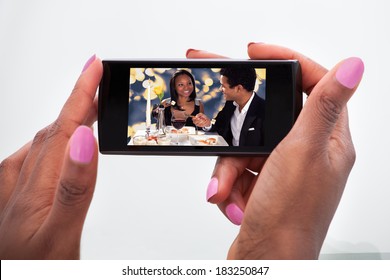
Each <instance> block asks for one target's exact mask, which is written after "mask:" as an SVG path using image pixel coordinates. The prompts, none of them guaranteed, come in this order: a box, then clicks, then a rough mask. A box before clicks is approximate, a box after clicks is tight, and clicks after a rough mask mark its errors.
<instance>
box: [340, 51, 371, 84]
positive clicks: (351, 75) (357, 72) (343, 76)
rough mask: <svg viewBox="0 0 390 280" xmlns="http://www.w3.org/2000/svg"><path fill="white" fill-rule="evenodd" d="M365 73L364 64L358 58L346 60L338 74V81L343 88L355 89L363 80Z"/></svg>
mask: <svg viewBox="0 0 390 280" xmlns="http://www.w3.org/2000/svg"><path fill="white" fill-rule="evenodd" d="M363 72H364V63H363V61H362V60H361V59H360V58H358V57H350V58H347V59H346V60H344V62H343V63H342V64H341V65H340V66H339V69H337V72H336V79H337V80H338V81H339V83H340V84H342V85H343V86H345V87H347V88H349V89H353V88H354V87H355V86H356V85H357V84H358V83H359V81H360V80H361V78H362V76H363Z"/></svg>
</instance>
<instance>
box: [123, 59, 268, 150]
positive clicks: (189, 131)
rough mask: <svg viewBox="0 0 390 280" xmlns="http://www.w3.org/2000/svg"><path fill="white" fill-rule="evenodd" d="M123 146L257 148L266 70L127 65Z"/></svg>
mask: <svg viewBox="0 0 390 280" xmlns="http://www.w3.org/2000/svg"><path fill="white" fill-rule="evenodd" d="M129 74H130V78H129V103H128V132H127V145H129V146H154V145H160V146H263V145H264V117H265V99H266V69H265V68H251V67H248V66H233V67H228V68H130V69H129Z"/></svg>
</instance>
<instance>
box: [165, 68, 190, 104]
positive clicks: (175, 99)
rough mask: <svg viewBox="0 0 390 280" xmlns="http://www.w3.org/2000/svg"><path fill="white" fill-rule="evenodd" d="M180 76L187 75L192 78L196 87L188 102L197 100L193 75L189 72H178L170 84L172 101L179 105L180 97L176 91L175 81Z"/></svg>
mask: <svg viewBox="0 0 390 280" xmlns="http://www.w3.org/2000/svg"><path fill="white" fill-rule="evenodd" d="M180 75H187V76H188V77H190V79H191V82H192V85H193V87H194V89H193V91H192V92H191V95H190V96H189V100H188V102H190V101H193V100H195V98H196V87H195V79H194V76H192V74H191V73H190V72H188V71H187V70H178V71H176V72H175V74H173V76H172V78H171V80H170V82H169V89H170V92H171V100H173V101H175V102H176V104H177V99H178V95H177V92H176V89H175V81H176V78H177V77H178V76H180Z"/></svg>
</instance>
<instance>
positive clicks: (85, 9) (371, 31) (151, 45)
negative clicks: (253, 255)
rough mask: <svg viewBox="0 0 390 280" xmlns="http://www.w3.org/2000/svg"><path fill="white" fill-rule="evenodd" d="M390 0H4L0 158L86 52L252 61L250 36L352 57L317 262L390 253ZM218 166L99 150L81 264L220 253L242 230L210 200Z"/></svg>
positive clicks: (319, 55) (331, 57)
mask: <svg viewBox="0 0 390 280" xmlns="http://www.w3.org/2000/svg"><path fill="white" fill-rule="evenodd" d="M388 3H389V2H388V1H386V0H382V1H380V0H371V1H366V0H364V1H362V0H351V1H349V0H348V1H341V0H335V1H329V0H328V1H309V0H307V1H303V0H295V1H288V0H286V1H277V0H273V1H245V0H241V1H227V0H223V1H222V0H217V1H215V0H214V1H210V0H196V1H179V0H177V1H173V0H168V1H161V0H148V1H119V0H110V1H96V0H94V1H92V0H91V1H82V0H77V1H76V0H67V1H49V0H47V1H44V0H36V1H20V0H0V94H1V101H0V116H1V117H0V129H1V138H0V144H1V145H0V159H3V158H5V157H7V156H8V155H9V154H11V153H12V152H14V151H16V150H17V149H18V148H19V147H20V146H22V145H23V144H24V143H26V142H27V141H28V140H30V139H31V138H33V136H34V135H35V133H36V132H37V131H38V130H39V129H41V128H42V127H44V126H46V125H48V124H49V123H50V122H51V121H53V120H54V119H55V118H56V116H57V114H58V112H59V111H60V109H61V107H62V105H63V103H64V102H65V100H66V99H67V97H68V95H69V93H70V91H71V89H72V87H73V85H74V82H75V81H76V79H77V77H78V75H79V73H80V72H81V69H82V67H83V65H84V63H85V61H86V60H87V59H88V58H89V57H90V56H91V55H92V54H94V53H96V54H97V55H98V56H99V57H101V58H184V56H185V52H186V50H187V49H188V48H195V49H206V50H209V51H212V52H216V53H221V54H224V55H227V56H230V57H233V58H246V57H247V55H246V46H247V44H248V42H266V43H275V44H280V45H284V46H288V47H290V48H293V49H296V50H298V51H300V52H302V53H304V54H306V55H307V56H309V57H311V58H313V59H314V60H316V61H318V62H320V63H321V64H323V65H324V66H325V67H328V68H330V67H332V66H333V65H335V64H336V63H337V62H338V61H340V60H341V59H343V58H346V57H349V56H359V57H361V58H362V59H363V60H364V62H365V66H366V71H365V75H364V78H363V81H362V83H361V85H360V87H359V89H358V91H357V92H356V94H355V96H354V97H353V98H352V100H351V101H350V103H349V112H350V123H351V130H352V134H353V139H354V143H355V146H356V150H357V161H356V164H355V167H354V169H353V171H352V173H351V176H350V178H349V181H348V184H347V187H346V191H345V193H344V196H343V199H342V201H341V203H340V206H339V208H338V210H337V213H336V216H335V218H334V220H333V223H332V225H331V228H330V230H329V233H328V237H327V239H326V241H325V244H324V246H323V250H322V254H323V255H322V257H323V258H390V257H389V254H388V253H389V252H390V223H389V216H390V203H389V199H390V188H389V185H390V183H389V180H390V178H389V164H388V158H390V153H389V143H390V141H389V140H390V139H389V132H388V129H389V125H388V120H390V110H389V104H390V102H389V101H390V98H389V93H390V92H389V89H388V83H389V75H390V71H389V70H388V69H389V65H390V59H389V55H388V50H389V49H390V40H389V29H390V18H389V16H388V13H389V11H390V7H389V6H390V5H389V4H388ZM214 162H215V158H214V157H179V158H178V157H141V156H138V157H134V156H100V162H99V175H98V181H97V188H96V192H95V196H94V199H93V202H92V205H91V208H90V211H89V214H88V217H87V220H86V224H85V228H84V233H83V238H82V251H81V253H82V258H84V259H223V258H225V256H226V252H227V250H228V248H229V246H230V244H231V242H232V240H233V239H234V237H235V235H236V233H237V231H238V227H236V226H234V225H232V224H231V223H230V222H228V221H227V220H226V219H225V217H224V216H223V215H222V214H221V213H220V212H219V210H218V209H217V207H215V206H213V205H210V204H208V203H206V201H205V193H206V187H207V184H208V181H209V179H210V174H211V171H212V169H213V166H214ZM173 170H174V172H173ZM162 180H164V181H165V182H164V183H161V181H162ZM357 253H360V254H357Z"/></svg>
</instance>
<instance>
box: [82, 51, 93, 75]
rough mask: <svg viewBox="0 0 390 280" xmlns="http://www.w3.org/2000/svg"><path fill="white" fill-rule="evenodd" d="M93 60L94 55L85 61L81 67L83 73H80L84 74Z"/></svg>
mask: <svg viewBox="0 0 390 280" xmlns="http://www.w3.org/2000/svg"><path fill="white" fill-rule="evenodd" d="M95 59H96V54H94V55H93V56H91V57H90V58H89V59H88V60H87V62H86V63H85V65H84V67H83V71H81V72H82V73H83V72H85V71H86V70H87V69H88V67H89V66H90V65H91V64H92V62H94V61H95Z"/></svg>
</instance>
